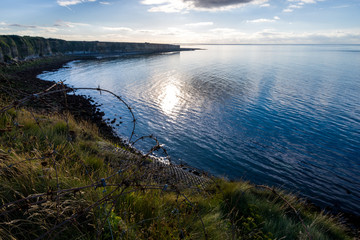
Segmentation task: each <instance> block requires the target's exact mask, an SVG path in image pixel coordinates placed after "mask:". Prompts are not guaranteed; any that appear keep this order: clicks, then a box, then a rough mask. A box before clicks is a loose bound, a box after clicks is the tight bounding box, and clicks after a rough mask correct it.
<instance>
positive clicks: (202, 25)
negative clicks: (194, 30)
mask: <svg viewBox="0 0 360 240" xmlns="http://www.w3.org/2000/svg"><path fill="white" fill-rule="evenodd" d="M212 25H214V23H213V22H198V23H188V24H186V25H185V26H187V27H205V26H212Z"/></svg>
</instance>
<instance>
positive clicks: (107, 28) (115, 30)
mask: <svg viewBox="0 0 360 240" xmlns="http://www.w3.org/2000/svg"><path fill="white" fill-rule="evenodd" d="M103 29H104V30H106V31H112V32H132V31H133V30H132V29H131V28H128V27H103Z"/></svg>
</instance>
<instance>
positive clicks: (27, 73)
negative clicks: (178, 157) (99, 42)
mask: <svg viewBox="0 0 360 240" xmlns="http://www.w3.org/2000/svg"><path fill="white" fill-rule="evenodd" d="M83 59H93V58H91V57H86V56H56V57H49V58H42V59H36V60H30V61H26V62H22V63H20V64H15V65H16V67H20V68H21V67H22V65H23V66H24V69H22V70H21V71H18V72H13V73H11V68H12V66H11V65H7V66H5V65H3V66H0V70H1V71H0V80H1V81H0V83H1V85H2V84H10V85H9V86H8V87H9V88H14V89H17V90H18V91H17V92H16V93H14V92H13V93H12V94H14V96H13V97H20V96H21V95H24V96H25V95H26V94H31V93H34V92H38V91H39V90H43V89H46V88H48V87H50V86H52V85H53V84H54V82H50V81H45V80H41V79H39V78H37V76H38V75H39V74H40V73H42V72H44V71H55V70H57V69H59V68H61V67H63V66H64V65H65V64H67V63H68V62H71V61H74V60H83ZM15 65H14V66H15ZM27 65H28V66H27ZM2 68H3V69H2ZM6 74H10V75H8V76H7V75H6ZM4 80H6V81H4ZM59 87H60V88H59V89H61V86H59ZM0 90H1V88H0ZM47 98H48V100H49V101H50V102H52V103H53V105H52V106H51V107H53V108H54V109H57V111H59V112H66V111H69V112H70V113H71V114H72V115H73V116H74V117H75V119H76V120H87V121H90V122H92V123H95V124H96V125H97V126H98V128H99V131H100V134H101V135H102V136H103V137H105V138H106V139H108V140H110V141H112V142H116V143H121V142H123V140H122V139H121V138H120V137H118V136H117V135H116V133H115V132H114V131H113V129H112V127H111V126H109V125H108V124H107V123H106V122H105V120H104V119H103V116H104V114H103V113H102V112H101V111H100V110H99V109H98V106H97V105H96V103H94V101H93V100H92V99H91V98H88V97H86V96H83V95H69V94H67V102H64V101H63V94H62V93H59V94H54V95H50V96H49V97H47ZM28 107H31V108H34V109H37V110H39V111H42V110H46V111H47V110H49V108H47V107H46V108H44V105H43V104H42V103H41V102H38V103H35V104H32V105H30V106H28ZM310 204H311V203H310ZM313 207H314V206H313ZM315 208H318V207H317V206H315ZM318 210H321V209H318ZM329 212H331V211H329ZM342 216H344V218H345V220H344V221H345V222H346V223H347V225H349V224H350V226H355V227H356V229H359V218H360V217H359V216H351V215H349V214H347V213H343V214H342Z"/></svg>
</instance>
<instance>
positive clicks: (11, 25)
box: [8, 23, 37, 28]
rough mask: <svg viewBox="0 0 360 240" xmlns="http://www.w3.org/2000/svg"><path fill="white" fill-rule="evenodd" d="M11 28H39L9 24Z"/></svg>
mask: <svg viewBox="0 0 360 240" xmlns="http://www.w3.org/2000/svg"><path fill="white" fill-rule="evenodd" d="M8 26H10V27H19V28H37V26H31V25H22V24H16V23H15V24H9V25H8Z"/></svg>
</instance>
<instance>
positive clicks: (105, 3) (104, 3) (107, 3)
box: [99, 2, 111, 5]
mask: <svg viewBox="0 0 360 240" xmlns="http://www.w3.org/2000/svg"><path fill="white" fill-rule="evenodd" d="M99 3H100V4H102V5H110V4H111V3H110V2H99Z"/></svg>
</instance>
